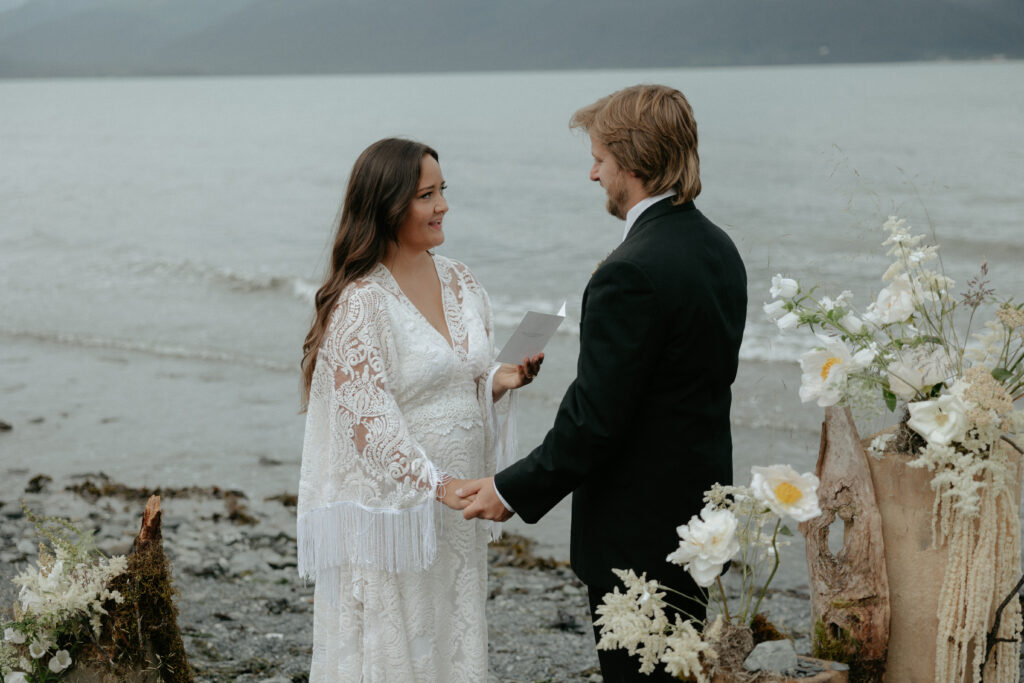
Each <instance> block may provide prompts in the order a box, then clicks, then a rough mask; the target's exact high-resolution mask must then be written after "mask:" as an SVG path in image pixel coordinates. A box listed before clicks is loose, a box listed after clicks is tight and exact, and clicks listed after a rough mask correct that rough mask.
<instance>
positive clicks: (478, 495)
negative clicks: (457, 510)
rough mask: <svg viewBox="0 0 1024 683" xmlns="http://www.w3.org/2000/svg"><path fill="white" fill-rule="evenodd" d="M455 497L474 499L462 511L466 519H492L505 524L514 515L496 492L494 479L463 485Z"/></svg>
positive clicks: (478, 480) (457, 490)
mask: <svg viewBox="0 0 1024 683" xmlns="http://www.w3.org/2000/svg"><path fill="white" fill-rule="evenodd" d="M455 495H457V496H461V497H463V498H474V497H475V499H474V500H473V502H471V503H470V504H469V506H468V507H466V508H465V509H464V510H463V511H462V516H463V517H465V518H466V519H473V518H474V517H478V518H480V519H490V520H493V521H495V522H504V521H505V520H506V519H508V518H510V517H511V516H512V513H511V512H510V511H509V510H508V509H507V508H506V507H505V506H504V505H502V503H501V499H500V498H498V492H497V491H495V490H494V477H487V478H486V479H473V480H472V481H468V482H466V483H464V484H462V485H461V486H460V487H459V488H457V489H456V490H455Z"/></svg>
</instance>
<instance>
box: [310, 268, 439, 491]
mask: <svg viewBox="0 0 1024 683" xmlns="http://www.w3.org/2000/svg"><path fill="white" fill-rule="evenodd" d="M393 347H394V344H393V339H392V336H391V330H390V326H389V324H388V321H387V314H386V311H385V309H384V305H383V301H382V294H381V293H380V292H379V291H376V290H373V289H370V288H362V289H356V290H355V292H353V295H352V296H350V297H349V298H348V299H347V300H346V301H345V302H344V303H342V304H341V305H340V306H339V308H338V311H337V313H336V316H335V321H334V324H333V325H332V329H331V333H330V334H329V335H328V337H327V339H326V341H325V344H324V347H323V348H322V349H321V353H322V354H324V360H325V361H326V362H327V364H328V367H329V368H330V374H331V377H332V380H333V385H334V388H333V399H334V400H333V401H332V403H333V415H332V416H331V418H332V429H331V431H332V436H333V439H334V445H335V447H336V448H337V449H338V450H339V451H350V454H351V455H352V456H354V457H353V458H352V459H353V460H354V461H355V462H354V463H353V464H355V465H356V466H358V467H359V468H360V469H361V470H363V472H362V474H363V475H364V476H366V477H368V478H369V479H373V480H377V482H378V483H386V479H390V480H392V481H394V482H396V483H397V484H398V491H396V492H395V493H396V494H397V496H390V497H389V496H386V495H385V496H384V498H389V499H387V500H382V501H380V502H382V503H384V504H386V505H389V506H398V507H404V506H405V504H408V503H410V502H412V503H415V502H419V501H420V500H422V497H421V496H419V495H417V494H424V493H425V494H429V495H430V496H431V497H432V496H434V495H435V493H436V490H437V487H438V486H439V484H440V483H441V482H442V480H443V478H444V476H443V475H442V473H441V472H440V471H439V470H438V469H437V467H435V466H434V464H433V463H432V462H431V461H430V459H429V458H428V457H427V454H426V453H425V452H424V450H423V448H421V447H420V445H419V444H418V443H416V441H415V440H414V439H413V438H412V436H411V435H410V434H409V428H408V425H407V424H406V421H405V417H404V416H403V415H402V411H401V410H400V409H399V407H398V404H397V403H396V401H395V398H394V396H393V395H392V393H391V391H390V389H389V386H388V371H389V369H390V368H391V366H392V363H391V358H392V349H393Z"/></svg>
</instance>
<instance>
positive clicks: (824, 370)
mask: <svg viewBox="0 0 1024 683" xmlns="http://www.w3.org/2000/svg"><path fill="white" fill-rule="evenodd" d="M842 362H843V361H841V360H839V359H838V358H836V357H835V356H832V357H831V358H829V359H828V360H827V361H825V364H824V365H822V366H821V381H823V382H824V381H825V380H826V379H828V373H829V372H831V370H832V366H833V365H838V364H839V363H842Z"/></svg>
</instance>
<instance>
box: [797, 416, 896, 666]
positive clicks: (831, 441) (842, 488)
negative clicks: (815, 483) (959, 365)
mask: <svg viewBox="0 0 1024 683" xmlns="http://www.w3.org/2000/svg"><path fill="white" fill-rule="evenodd" d="M867 458H868V456H867V453H866V452H865V451H864V447H863V446H862V445H861V441H860V437H859V436H858V434H857V428H856V426H854V423H853V416H852V414H851V413H850V409H849V408H837V407H831V408H827V409H826V411H825V421H824V422H823V423H822V426H821V447H820V449H819V451H818V463H817V467H816V474H817V475H818V478H819V479H820V484H819V487H818V500H819V503H820V505H821V510H822V514H821V516H820V517H817V518H815V519H813V520H811V521H809V522H803V523H801V524H800V531H801V532H802V533H803V535H804V536H805V537H806V539H807V544H806V545H807V569H808V576H809V579H810V589H811V620H812V626H813V628H814V648H815V654H816V656H820V657H823V658H824V659H835V660H839V661H846V662H850V663H851V664H854V665H855V668H856V669H859V670H860V671H862V672H864V673H869V672H879V673H880V672H881V671H883V670H884V666H885V661H886V657H887V654H888V651H887V650H888V644H889V618H890V604H889V581H888V575H887V573H886V560H885V543H884V541H883V537H882V519H881V516H880V515H879V512H878V507H877V504H876V500H875V491H874V486H873V485H872V479H871V470H870V468H869V465H868V460H867ZM837 519H839V520H842V523H843V546H842V549H841V550H839V551H838V552H837V553H833V552H832V551H831V549H830V547H829V531H830V529H831V527H832V525H833V523H834V522H835V521H836V520H837Z"/></svg>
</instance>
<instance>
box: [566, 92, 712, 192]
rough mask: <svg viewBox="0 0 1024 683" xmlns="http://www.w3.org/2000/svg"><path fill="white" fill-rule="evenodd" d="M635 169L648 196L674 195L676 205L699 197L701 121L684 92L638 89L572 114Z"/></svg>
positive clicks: (617, 158) (573, 122) (572, 122)
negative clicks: (699, 128)
mask: <svg viewBox="0 0 1024 683" xmlns="http://www.w3.org/2000/svg"><path fill="white" fill-rule="evenodd" d="M569 127H570V128H582V129H583V130H585V131H587V132H588V133H590V135H592V136H593V137H594V138H595V139H597V140H598V141H599V142H601V144H603V145H604V146H605V147H607V148H608V151H609V152H611V154H612V156H613V157H615V161H616V162H618V164H619V166H620V167H622V168H624V169H625V170H627V171H632V172H633V173H635V174H636V175H637V177H639V178H640V179H641V180H642V181H643V184H644V190H645V191H646V192H647V193H648V195H650V196H654V195H658V194H661V193H663V192H668V191H669V190H675V191H676V197H675V199H674V200H673V201H674V203H676V204H681V203H683V202H686V201H690V200H691V199H693V198H694V197H696V196H697V195H699V194H700V157H699V156H698V155H697V121H696V120H695V119H694V118H693V109H691V108H690V103H689V102H687V101H686V98H685V97H684V96H683V93H681V92H679V91H678V90H676V89H674V88H670V87H668V86H665V85H634V86H632V87H630V88H624V89H623V90H619V91H617V92H614V93H612V94H611V95H608V96H607V97H602V98H601V99H599V100H598V101H597V102H594V103H593V104H591V105H588V106H586V107H583V108H582V109H580V110H578V111H577V112H576V113H575V114H573V115H572V118H571V119H570V120H569Z"/></svg>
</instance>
